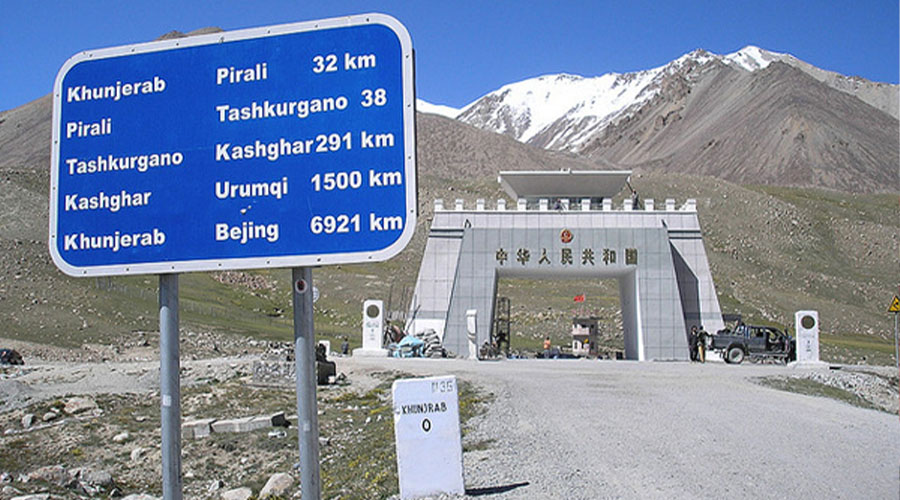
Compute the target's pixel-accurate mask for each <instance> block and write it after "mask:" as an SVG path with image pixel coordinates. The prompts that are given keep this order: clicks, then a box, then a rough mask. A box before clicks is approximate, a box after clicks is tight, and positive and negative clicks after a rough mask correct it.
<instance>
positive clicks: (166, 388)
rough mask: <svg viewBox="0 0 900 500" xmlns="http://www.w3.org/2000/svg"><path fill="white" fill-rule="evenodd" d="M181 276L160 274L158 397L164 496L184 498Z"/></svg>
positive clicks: (177, 499)
mask: <svg viewBox="0 0 900 500" xmlns="http://www.w3.org/2000/svg"><path fill="white" fill-rule="evenodd" d="M178 357H179V345H178V275H177V274H160V275H159V396H160V411H161V414H162V415H161V419H160V421H161V431H162V476H163V477H162V479H163V498H165V500H181V385H180V378H181V375H180V373H179V370H180V366H179V359H178Z"/></svg>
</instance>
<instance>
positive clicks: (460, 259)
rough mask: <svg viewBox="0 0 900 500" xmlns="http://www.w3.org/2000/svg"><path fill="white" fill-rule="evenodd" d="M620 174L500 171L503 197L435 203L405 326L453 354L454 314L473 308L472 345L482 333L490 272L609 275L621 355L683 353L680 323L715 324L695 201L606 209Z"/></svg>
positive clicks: (458, 342) (457, 345)
mask: <svg viewBox="0 0 900 500" xmlns="http://www.w3.org/2000/svg"><path fill="white" fill-rule="evenodd" d="M630 175H631V172H630V171H571V170H565V171H550V172H543V171H519V172H501V173H500V176H499V178H498V180H499V182H500V184H501V185H502V187H503V189H504V190H505V191H506V193H507V194H509V196H510V197H511V198H512V199H514V200H516V201H515V205H513V206H507V203H506V200H504V199H500V200H498V201H497V203H496V205H495V207H494V208H492V209H488V208H487V204H486V203H485V201H484V200H483V199H479V200H477V201H476V203H475V207H474V208H472V207H470V208H468V209H467V208H466V207H465V206H464V202H463V200H456V201H455V203H454V205H453V206H452V207H445V205H444V202H443V200H435V202H434V218H433V219H432V224H431V230H430V232H429V235H428V241H427V243H426V245H425V253H424V255H423V258H422V263H421V267H420V269H419V276H418V279H417V282H416V288H415V292H414V294H413V298H412V301H411V304H410V309H409V310H410V314H409V318H410V320H409V321H408V323H407V325H406V331H408V332H411V333H418V332H420V331H424V330H427V329H429V328H431V329H434V330H435V331H436V332H437V333H438V335H439V337H440V338H441V340H442V342H443V345H444V348H445V349H447V350H448V351H450V352H452V353H454V354H456V355H459V356H464V355H465V354H466V353H467V352H468V349H469V348H468V342H469V341H468V339H467V335H466V333H467V329H466V311H473V310H474V311H476V312H477V314H476V325H475V326H476V328H475V329H476V332H475V337H476V339H475V341H476V343H477V345H479V346H481V345H483V344H484V343H486V342H489V341H490V335H491V329H492V328H491V327H492V326H493V325H494V315H495V304H496V300H495V295H496V290H497V280H498V279H499V278H503V277H514V278H531V279H566V278H569V279H591V278H596V279H615V280H617V281H618V286H619V298H620V300H619V302H620V305H621V308H622V319H623V336H624V343H625V358H626V359H631V360H641V361H643V360H687V359H689V352H688V337H687V335H688V331H689V329H690V326H691V325H703V326H704V327H705V328H706V329H707V331H716V330H718V329H721V328H722V326H723V324H722V314H721V311H720V308H719V302H718V299H717V297H716V291H715V286H714V284H713V280H712V276H711V275H710V271H709V262H708V260H707V257H706V250H705V247H704V245H703V237H702V234H701V231H700V222H699V219H698V217H697V204H696V201H695V200H686V201H685V202H684V203H682V204H681V205H680V206H676V202H675V200H674V199H666V200H665V202H664V203H663V204H661V205H660V206H657V205H656V204H655V202H654V200H650V199H648V200H643V203H641V204H639V206H634V204H633V200H632V199H625V200H624V202H623V203H622V205H621V206H613V203H612V198H613V196H615V195H616V194H618V193H619V192H621V191H622V189H623V188H624V187H625V185H626V183H627V181H628V178H629V176H630Z"/></svg>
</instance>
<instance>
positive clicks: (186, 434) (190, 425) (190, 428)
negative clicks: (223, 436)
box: [181, 418, 216, 439]
mask: <svg viewBox="0 0 900 500" xmlns="http://www.w3.org/2000/svg"><path fill="white" fill-rule="evenodd" d="M215 421H216V419H214V418H204V419H200V420H191V421H188V422H184V423H183V424H181V438H182V439H197V438H204V437H207V436H209V435H210V433H212V428H211V425H212V424H213V423H214V422H215Z"/></svg>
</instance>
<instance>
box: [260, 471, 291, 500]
mask: <svg viewBox="0 0 900 500" xmlns="http://www.w3.org/2000/svg"><path fill="white" fill-rule="evenodd" d="M293 485H294V478H292V477H291V475H290V474H285V473H283V472H278V473H276V474H272V476H270V477H269V480H268V481H266V485H265V486H263V488H262V489H261V490H260V491H259V498H260V499H263V498H268V497H270V496H277V495H284V494H285V493H287V491H288V490H290V489H291V487H292V486H293Z"/></svg>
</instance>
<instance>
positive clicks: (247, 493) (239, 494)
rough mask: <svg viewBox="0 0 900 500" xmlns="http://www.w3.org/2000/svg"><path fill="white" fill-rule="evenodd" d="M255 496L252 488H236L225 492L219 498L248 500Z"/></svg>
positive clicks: (223, 499) (224, 499)
mask: <svg viewBox="0 0 900 500" xmlns="http://www.w3.org/2000/svg"><path fill="white" fill-rule="evenodd" d="M251 496H253V491H252V490H250V488H246V487H245V488H235V489H233V490H228V491H223V492H222V494H221V495H219V498H221V499H222V500H247V499H248V498H250V497H251Z"/></svg>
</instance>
